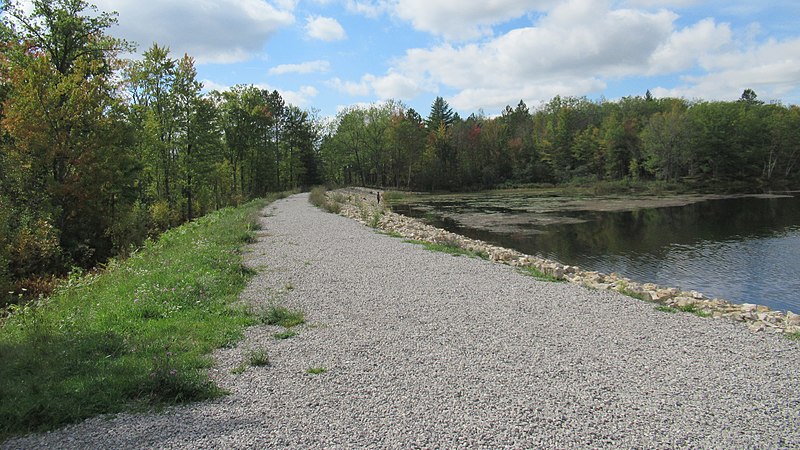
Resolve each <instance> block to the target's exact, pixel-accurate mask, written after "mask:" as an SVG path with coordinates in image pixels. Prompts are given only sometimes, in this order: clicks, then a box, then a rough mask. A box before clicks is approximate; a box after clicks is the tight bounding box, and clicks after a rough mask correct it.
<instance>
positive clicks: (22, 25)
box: [2, 0, 132, 75]
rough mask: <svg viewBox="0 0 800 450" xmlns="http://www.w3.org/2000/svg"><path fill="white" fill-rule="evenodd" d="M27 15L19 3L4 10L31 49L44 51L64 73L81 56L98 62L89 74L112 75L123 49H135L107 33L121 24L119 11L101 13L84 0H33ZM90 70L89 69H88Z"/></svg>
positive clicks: (8, 24)
mask: <svg viewBox="0 0 800 450" xmlns="http://www.w3.org/2000/svg"><path fill="white" fill-rule="evenodd" d="M32 3H33V11H32V13H31V15H30V16H28V15H26V14H25V12H24V11H23V9H22V8H21V7H20V6H19V3H17V2H14V1H11V2H7V3H6V4H5V5H4V6H3V7H2V10H3V12H4V13H5V14H6V15H7V16H8V17H9V18H10V19H12V20H11V21H9V22H6V26H7V27H9V28H10V29H11V30H15V31H16V32H17V37H18V39H19V41H20V42H24V43H25V44H26V45H29V46H30V48H29V49H28V51H29V52H36V51H42V52H44V53H45V54H47V55H48V56H49V59H50V62H51V63H52V65H53V67H54V68H55V69H56V70H57V71H58V72H59V73H61V74H62V75H66V74H69V73H70V72H72V69H73V66H74V65H75V62H76V61H77V60H78V59H81V58H83V59H85V60H89V61H95V62H98V63H99V64H96V65H93V67H91V71H90V73H89V75H98V74H105V75H108V74H110V73H111V72H112V71H114V70H116V67H115V66H114V65H113V64H112V62H113V61H114V59H115V58H116V55H117V54H119V53H120V52H121V51H124V50H129V49H132V46H131V45H130V44H128V43H127V42H126V41H124V40H120V39H116V38H113V37H110V36H108V35H106V34H105V30H106V29H108V28H110V27H111V26H113V25H115V24H116V23H117V18H116V13H108V12H98V11H97V7H95V6H93V5H89V4H88V3H87V2H86V1H84V0H33V2H32ZM84 70H86V68H84Z"/></svg>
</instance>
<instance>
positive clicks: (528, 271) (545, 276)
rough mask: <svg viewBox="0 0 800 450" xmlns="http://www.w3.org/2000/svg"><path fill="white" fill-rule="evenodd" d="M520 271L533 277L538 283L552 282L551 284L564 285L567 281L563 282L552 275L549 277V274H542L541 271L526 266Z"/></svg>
mask: <svg viewBox="0 0 800 450" xmlns="http://www.w3.org/2000/svg"><path fill="white" fill-rule="evenodd" d="M519 270H520V272H522V273H523V274H525V275H528V276H530V277H533V278H534V279H536V280H538V281H547V282H550V283H563V282H564V281H566V280H563V279H561V278H558V277H554V276H552V275H548V274H546V273H544V272H542V271H541V270H539V269H538V268H536V267H534V266H525V267H522V268H520V269H519Z"/></svg>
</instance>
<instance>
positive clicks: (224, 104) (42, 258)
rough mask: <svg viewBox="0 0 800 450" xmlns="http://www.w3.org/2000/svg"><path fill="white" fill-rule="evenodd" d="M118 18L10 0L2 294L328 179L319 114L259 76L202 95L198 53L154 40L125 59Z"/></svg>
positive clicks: (0, 203) (3, 112)
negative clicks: (322, 172) (116, 31)
mask: <svg viewBox="0 0 800 450" xmlns="http://www.w3.org/2000/svg"><path fill="white" fill-rule="evenodd" d="M116 20H117V19H116V15H115V14H113V13H106V12H99V11H97V9H96V8H95V7H94V6H92V5H90V4H88V3H87V2H85V1H83V0H34V1H33V9H32V12H30V13H26V12H25V11H23V9H22V8H21V7H20V6H19V5H18V4H16V3H5V4H4V5H3V6H2V20H0V38H2V45H0V150H1V151H0V289H2V290H0V293H3V294H6V293H11V294H13V295H18V294H19V293H21V292H24V291H27V292H28V293H29V294H30V293H36V292H37V291H44V290H46V288H47V286H48V285H50V284H52V283H51V281H48V280H52V277H53V276H57V275H63V274H65V273H66V272H67V271H69V270H71V269H72V268H74V267H78V268H91V267H93V266H95V265H96V264H98V263H102V262H104V261H106V260H107V259H108V258H110V257H113V256H116V255H124V254H125V253H127V252H129V251H130V250H131V249H133V248H136V246H138V245H140V244H141V243H142V242H143V241H144V240H145V239H146V238H147V237H149V236H153V235H155V234H157V233H159V232H161V231H163V230H165V229H167V228H169V227H172V226H175V225H177V224H179V223H181V222H184V221H187V220H192V219H193V218H195V217H198V216H200V215H203V214H205V213H207V212H209V211H211V210H214V209H217V208H221V207H225V206H228V205H235V204H239V203H241V202H243V201H245V200H248V199H250V198H253V197H259V196H263V195H264V194H266V193H267V192H270V191H281V190H288V189H294V188H298V187H301V186H308V185H313V184H317V183H319V181H320V180H319V174H318V171H317V167H318V162H317V159H316V158H317V153H316V149H317V147H318V139H319V137H320V136H319V133H318V130H319V129H320V127H319V125H318V121H319V119H318V118H317V117H316V114H314V113H310V112H308V111H304V110H301V109H299V108H297V107H295V106H292V105H288V104H286V103H285V101H284V100H283V99H282V98H281V96H280V94H279V93H278V92H277V91H272V92H269V91H266V90H262V89H259V88H257V87H254V86H244V85H241V86H235V87H233V88H231V89H230V90H228V91H225V92H222V93H220V92H212V93H210V94H204V93H203V92H202V89H203V86H202V84H201V83H200V82H199V81H198V80H197V71H196V69H195V63H194V60H193V59H192V58H191V57H190V56H189V55H184V56H183V57H178V58H176V57H173V56H171V55H170V51H169V49H168V48H166V47H162V46H159V45H157V44H154V45H153V46H152V47H151V48H149V49H148V50H147V51H146V52H144V54H143V55H141V56H139V57H136V58H134V59H131V60H126V59H123V58H122V57H121V55H123V54H125V53H130V52H133V51H134V47H133V45H131V44H130V43H128V42H126V41H124V40H120V39H116V38H112V37H110V36H109V35H108V34H107V30H108V29H109V27H111V26H113V25H115V23H116ZM6 297H8V296H6ZM2 303H3V295H0V305H2Z"/></svg>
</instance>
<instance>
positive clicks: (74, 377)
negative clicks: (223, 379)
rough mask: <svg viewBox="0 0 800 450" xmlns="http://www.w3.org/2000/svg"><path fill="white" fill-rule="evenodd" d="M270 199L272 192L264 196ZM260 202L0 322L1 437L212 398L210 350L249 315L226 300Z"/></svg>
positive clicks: (179, 232)
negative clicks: (93, 417) (209, 374)
mask: <svg viewBox="0 0 800 450" xmlns="http://www.w3.org/2000/svg"><path fill="white" fill-rule="evenodd" d="M273 200H274V199H273ZM268 201H269V200H259V201H254V202H251V203H249V204H247V205H244V206H242V207H239V208H226V209H224V210H221V211H217V212H215V213H212V214H209V215H208V216H206V217H203V218H201V219H198V220H196V221H194V222H192V223H188V224H185V225H183V226H181V227H178V228H176V229H173V230H170V231H168V232H166V233H164V235H162V236H161V238H160V239H159V240H158V241H156V242H148V243H147V245H146V246H145V247H144V248H143V249H142V250H140V251H139V252H137V253H136V254H135V255H133V256H132V257H131V258H129V259H127V260H125V261H123V262H119V263H113V262H112V263H111V264H110V265H109V267H108V268H107V270H106V271H104V272H103V273H101V274H99V275H90V276H84V277H80V278H77V277H76V278H74V279H71V280H68V282H66V283H65V284H64V286H63V287H62V288H61V289H59V291H58V292H57V293H56V294H55V295H54V296H53V297H52V298H50V299H47V300H45V301H43V302H40V303H39V304H38V305H28V306H26V307H24V308H20V309H17V310H16V311H15V313H14V314H13V315H12V316H11V317H10V318H7V319H3V321H2V322H0V361H2V364H0V442H1V441H2V440H4V439H5V438H8V437H9V436H12V435H15V434H20V433H25V432H29V431H41V430H46V429H51V428H54V427H56V426H58V425H62V424H66V423H71V422H75V421H79V420H82V419H85V418H87V417H91V416H94V415H97V414H103V413H113V412H119V411H123V410H129V409H136V408H142V407H151V406H158V405H163V404H170V403H178V402H185V401H193V400H200V399H206V398H211V397H214V396H217V395H221V394H222V392H221V391H220V390H219V388H217V387H216V386H214V385H213V383H211V382H210V381H209V379H208V376H207V374H206V371H205V370H204V369H206V368H207V367H209V366H210V365H211V364H212V361H211V359H210V357H209V354H210V352H211V351H212V350H213V349H214V348H218V347H221V346H227V345H232V344H234V343H236V342H237V341H238V340H240V339H241V337H242V332H243V329H244V327H245V326H247V325H250V324H252V323H254V322H255V320H257V319H256V318H254V317H253V316H252V315H251V313H250V312H248V311H246V310H245V309H244V308H236V307H232V306H231V304H232V303H233V302H234V301H235V300H236V299H237V297H238V295H239V293H240V292H241V290H242V289H243V288H244V286H245V284H246V282H247V280H248V278H249V276H250V275H251V274H250V273H248V271H247V270H246V269H244V268H243V266H242V255H241V249H242V247H243V246H244V244H245V243H247V242H248V241H250V240H252V239H253V229H254V223H255V222H254V220H255V218H256V217H257V214H258V212H259V211H260V209H261V208H263V207H264V206H265V205H266V204H267V202H268Z"/></svg>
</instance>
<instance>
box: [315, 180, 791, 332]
mask: <svg viewBox="0 0 800 450" xmlns="http://www.w3.org/2000/svg"><path fill="white" fill-rule="evenodd" d="M326 196H327V198H328V201H329V203H330V204H331V205H335V208H334V210H338V212H339V214H341V215H343V216H345V217H349V218H351V219H355V220H357V221H359V222H361V223H363V224H364V225H367V226H371V227H373V228H376V229H380V230H383V231H385V232H388V233H392V234H396V235H399V236H402V237H404V238H407V239H413V240H418V241H424V242H429V243H434V244H445V245H451V246H456V247H460V248H462V249H464V250H468V251H471V252H475V253H478V254H483V255H487V256H488V259H489V260H491V261H494V262H498V263H502V264H507V265H510V266H514V267H520V268H523V267H534V268H536V269H537V270H538V271H540V272H542V273H544V274H546V275H549V276H551V277H554V278H557V279H560V280H565V281H569V282H571V283H576V284H580V285H583V286H586V287H588V288H591V289H599V290H613V291H617V292H620V293H622V294H625V295H628V296H631V297H633V298H637V299H640V300H643V301H648V302H652V303H654V304H657V305H661V306H663V307H665V308H674V310H676V311H678V310H681V311H687V312H692V313H694V314H697V315H699V316H704V317H711V318H715V319H727V320H733V321H736V322H741V323H744V324H746V325H747V327H748V328H749V329H750V330H751V331H753V332H759V331H768V332H775V333H786V334H791V335H796V334H798V333H800V315H798V314H795V313H793V312H791V311H787V312H785V313H784V312H782V311H773V310H771V309H770V308H768V307H766V306H763V305H756V304H751V303H743V304H736V303H731V302H728V301H726V300H722V299H712V298H708V297H706V296H705V295H703V294H702V293H700V292H697V291H682V290H680V289H677V288H669V287H663V286H658V285H655V284H652V283H639V282H636V281H633V280H631V279H628V278H625V277H623V276H621V275H618V274H615V273H612V274H604V273H600V272H593V271H586V270H582V269H580V268H579V267H576V266H569V265H564V264H561V263H559V262H556V261H552V260H548V259H544V258H539V257H536V256H531V255H526V254H524V253H521V252H518V251H516V250H511V249H508V248H504V247H498V246H495V245H491V244H488V243H486V242H483V241H479V240H476V239H470V238H467V237H465V236H461V235H458V234H455V233H451V232H449V231H446V230H443V229H441V228H436V227H433V226H431V225H427V224H425V223H423V222H421V221H419V220H417V219H413V218H410V217H407V216H403V215H401V214H397V213H394V212H391V211H390V210H389V209H387V208H385V207H384V206H382V205H379V204H378V202H377V199H378V198H377V191H375V190H370V189H366V188H345V189H339V190H336V191H331V192H328V193H326Z"/></svg>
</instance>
